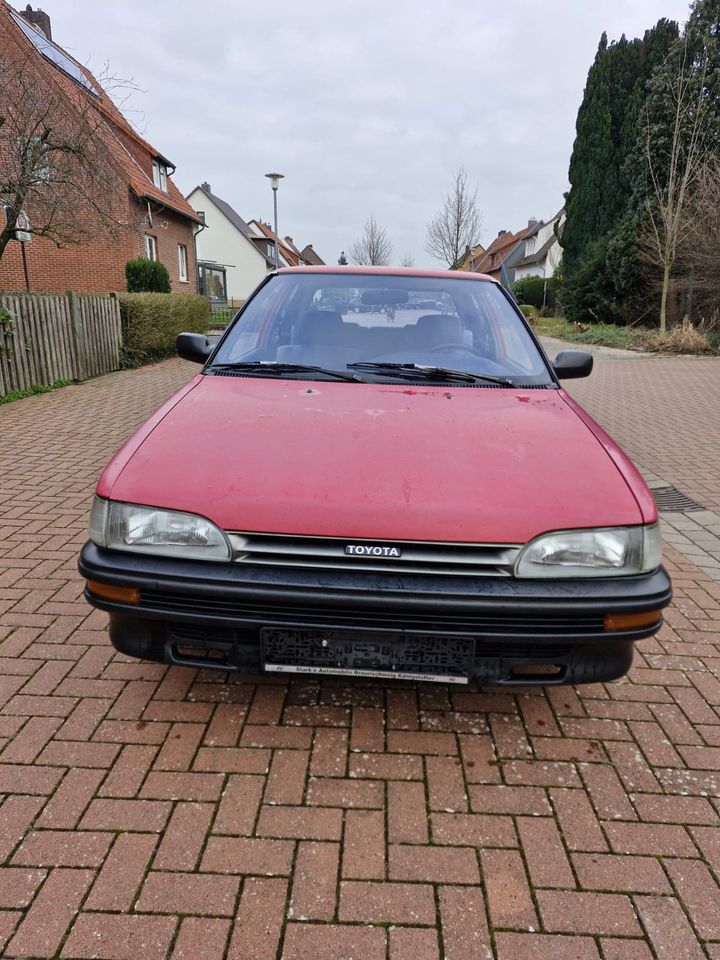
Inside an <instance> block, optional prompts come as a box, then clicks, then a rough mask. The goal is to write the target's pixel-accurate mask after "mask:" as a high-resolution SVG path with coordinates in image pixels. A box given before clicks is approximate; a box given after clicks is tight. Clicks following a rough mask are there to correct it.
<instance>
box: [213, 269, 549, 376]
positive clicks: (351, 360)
mask: <svg viewBox="0 0 720 960" xmlns="http://www.w3.org/2000/svg"><path fill="white" fill-rule="evenodd" d="M234 363H241V364H252V363H257V364H265V365H267V364H272V363H275V364H284V365H287V366H286V369H285V370H281V371H280V373H281V375H290V376H295V377H297V376H303V372H302V371H298V370H292V369H291V366H292V365H293V364H295V365H299V366H312V367H321V368H325V369H328V370H339V371H343V372H348V370H352V369H353V368H354V369H355V372H356V373H358V374H361V375H362V379H372V380H384V379H385V380H389V379H391V377H390V376H389V370H388V369H387V368H386V369H385V370H383V368H382V367H380V366H379V365H380V364H385V365H392V364H417V365H418V366H423V367H433V368H445V369H447V370H455V371H466V372H467V373H471V374H477V375H479V376H483V375H484V376H486V377H488V378H492V377H496V378H497V377H500V378H503V379H504V380H508V379H509V380H511V381H512V383H513V384H517V385H518V386H522V385H531V384H533V385H535V384H537V385H547V386H550V385H552V384H553V380H552V378H551V376H550V374H549V373H548V370H547V367H546V365H545V363H544V361H543V358H542V357H541V355H540V353H539V352H538V350H537V347H536V346H535V344H534V342H533V340H532V338H531V337H530V335H529V334H528V332H527V330H526V329H525V326H524V324H523V322H522V320H521V319H520V317H519V316H518V315H517V313H516V312H515V310H514V309H513V307H512V305H511V304H510V303H509V302H508V300H507V299H506V297H505V296H504V294H503V293H502V291H501V290H500V289H499V288H498V287H497V285H496V284H495V283H492V282H491V281H483V280H480V279H474V278H468V277H463V276H462V275H461V274H459V275H458V277H457V278H455V277H442V278H434V277H418V276H412V275H404V276H403V275H397V276H386V275H382V274H363V273H352V274H345V273H320V272H318V273H300V272H298V273H296V274H289V273H281V274H278V275H276V276H273V277H272V278H271V279H270V281H269V282H268V283H266V284H265V285H264V286H263V287H261V289H260V290H259V292H258V293H257V295H256V296H255V297H253V299H252V300H251V301H250V302H249V303H248V305H247V307H246V308H245V309H244V311H243V312H242V314H241V315H240V316H239V318H238V319H237V321H236V322H235V323H234V324H233V325H232V327H231V329H230V330H229V331H228V333H227V334H226V336H225V338H224V340H223V342H222V344H221V345H220V348H219V350H218V352H217V354H216V356H215V357H213V361H212V366H211V367H210V368H209V369H211V370H212V369H213V368H218V367H219V366H220V365H223V364H234ZM357 364H360V365H361V367H362V369H360V368H358V367H357V366H356V365H357ZM373 364H378V368H377V369H370V368H371V367H372V366H373ZM349 365H350V366H349ZM276 372H277V371H276ZM418 373H420V371H418ZM304 376H305V377H306V378H307V379H316V377H318V376H321V374H318V373H317V372H310V371H308V372H307V373H306V374H304ZM412 376H413V374H412V371H411V370H406V371H404V372H403V378H406V379H407V378H412ZM418 379H419V377H418ZM439 379H442V377H439ZM472 379H473V378H470V377H469V378H467V380H468V381H469V382H472ZM395 382H397V380H395Z"/></svg>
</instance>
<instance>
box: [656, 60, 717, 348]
mask: <svg viewBox="0 0 720 960" xmlns="http://www.w3.org/2000/svg"><path fill="white" fill-rule="evenodd" d="M706 74H707V58H705V59H704V60H703V61H702V63H700V64H699V65H698V63H697V62H693V61H692V58H691V57H690V56H689V55H688V49H687V43H686V44H685V47H684V50H683V52H682V55H681V56H680V59H679V62H678V66H677V69H667V70H666V71H664V72H663V73H662V74H661V75H660V76H659V77H658V79H657V83H658V84H659V87H658V90H657V94H658V96H659V97H661V98H662V99H663V101H664V103H665V104H667V106H668V108H669V111H670V121H671V126H670V130H669V132H670V134H671V138H670V140H669V142H667V143H665V142H664V141H663V142H662V145H661V146H662V149H658V138H657V135H656V130H657V128H656V126H655V125H654V124H653V121H652V117H651V112H650V102H648V105H647V107H646V117H645V130H644V141H645V143H644V146H645V158H646V164H647V173H648V177H649V182H650V191H649V197H648V202H647V213H648V224H649V229H648V236H647V237H646V238H644V239H645V240H646V243H645V247H646V249H645V253H646V256H647V258H648V259H649V260H650V261H651V262H653V264H654V265H656V266H658V267H659V268H660V269H661V270H662V293H661V295H660V332H661V333H665V331H666V329H667V303H668V291H669V289H670V279H671V276H672V271H673V266H674V264H675V260H676V257H677V253H678V247H679V246H680V245H681V244H682V243H683V242H684V241H685V240H686V239H687V237H688V236H689V235H690V234H691V233H692V231H693V229H694V225H695V216H694V215H693V211H692V209H691V206H690V204H689V201H690V200H691V198H692V195H693V193H694V191H695V189H696V187H697V184H698V178H699V176H700V174H701V172H702V170H703V169H704V168H705V165H706V161H707V159H708V146H707V143H706V137H705V130H704V124H705V121H706V118H707V112H708V98H707V91H706V86H705V77H706Z"/></svg>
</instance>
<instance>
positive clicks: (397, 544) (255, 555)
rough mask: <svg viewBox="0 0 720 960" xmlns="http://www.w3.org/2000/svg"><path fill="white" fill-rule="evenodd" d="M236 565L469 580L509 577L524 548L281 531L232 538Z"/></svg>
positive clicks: (247, 534)
mask: <svg viewBox="0 0 720 960" xmlns="http://www.w3.org/2000/svg"><path fill="white" fill-rule="evenodd" d="M228 537H229V539H230V544H231V546H232V550H233V559H234V560H235V562H236V563H252V564H262V565H265V566H273V567H306V568H310V569H315V570H317V569H319V568H322V569H324V570H371V571H373V572H374V573H395V574H400V573H425V574H427V573H430V574H443V575H445V576H447V575H452V576H464V577H509V576H511V575H512V570H513V565H514V563H515V559H516V557H517V555H518V553H519V552H520V549H521V548H520V547H518V546H515V545H511V544H508V545H504V544H495V543H494V544H482V543H436V542H433V541H420V540H382V541H381V540H356V539H352V538H350V537H346V538H341V537H297V536H286V535H284V534H277V533H230V534H228ZM348 545H353V546H359V547H367V548H370V549H373V548H382V547H392V548H395V549H397V550H398V552H399V553H400V554H401V556H399V557H386V556H377V557H376V556H369V557H368V556H359V555H352V556H348V555H347V554H346V553H345V547H346V546H348Z"/></svg>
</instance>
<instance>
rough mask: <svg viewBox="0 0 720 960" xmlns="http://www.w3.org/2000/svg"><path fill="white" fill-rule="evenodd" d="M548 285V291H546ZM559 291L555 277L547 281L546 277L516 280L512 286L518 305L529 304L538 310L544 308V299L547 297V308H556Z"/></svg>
mask: <svg viewBox="0 0 720 960" xmlns="http://www.w3.org/2000/svg"><path fill="white" fill-rule="evenodd" d="M546 283H547V291H545V284H546ZM557 290H558V282H557V280H556V278H555V277H549V278H548V279H547V281H546V280H545V278H544V277H536V276H533V277H523V279H522V280H516V281H515V282H514V283H513V284H512V292H513V294H514V295H515V297H516V299H517V301H518V303H529V304H530V305H531V306H533V307H537V308H538V309H540V307H542V306H543V297H545V306H548V307H554V306H555V303H556V300H557Z"/></svg>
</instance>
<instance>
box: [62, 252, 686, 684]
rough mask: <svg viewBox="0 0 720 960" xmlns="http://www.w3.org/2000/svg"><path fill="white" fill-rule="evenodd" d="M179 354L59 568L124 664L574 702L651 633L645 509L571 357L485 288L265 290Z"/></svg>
mask: <svg viewBox="0 0 720 960" xmlns="http://www.w3.org/2000/svg"><path fill="white" fill-rule="evenodd" d="M358 302H359V303H361V304H362V305H363V307H364V308H365V307H366V308H367V309H366V310H363V311H361V312H360V313H356V312H355V311H354V310H351V309H350V308H349V306H348V305H349V304H351V303H358ZM419 302H421V303H423V304H429V305H430V306H428V307H426V309H425V312H422V311H420V312H419V311H418V309H417V303H419ZM178 352H179V354H180V356H181V357H184V358H185V359H186V360H191V361H195V362H197V363H199V364H201V368H200V371H199V373H198V374H197V375H196V376H194V377H193V378H192V379H191V380H190V382H189V383H188V384H187V385H186V386H185V387H183V389H181V390H180V391H179V392H178V393H177V394H175V396H173V397H172V398H171V399H170V400H168V402H167V403H165V404H164V406H162V407H161V408H160V409H159V410H158V411H157V412H156V413H155V414H154V415H153V416H152V417H151V418H150V420H149V421H148V422H147V423H146V424H145V425H144V426H142V427H141V428H140V429H139V430H138V431H137V433H136V434H135V435H134V436H133V437H131V438H130V440H128V442H127V443H126V444H125V446H124V447H123V448H122V449H121V450H120V451H119V452H118V453H117V454H116V456H115V457H114V459H113V460H112V461H111V462H110V464H109V465H108V466H107V468H106V469H105V472H104V473H103V475H102V477H101V478H100V481H99V483H98V485H97V491H96V497H95V501H94V505H93V508H92V515H91V522H90V539H89V541H88V543H87V544H86V545H85V547H84V548H83V551H82V554H81V558H80V570H81V572H82V574H83V575H84V577H85V578H86V580H87V585H86V591H85V596H86V597H87V599H88V600H89V601H90V603H92V604H93V605H94V606H96V607H99V608H100V609H102V610H106V611H107V612H108V613H109V615H110V639H111V640H112V642H113V644H114V645H115V647H116V648H117V649H118V650H120V651H122V652H123V653H125V654H128V655H130V656H135V657H143V658H145V659H148V660H155V661H161V662H169V663H176V664H187V665H189V666H194V667H198V666H200V667H204V668H217V669H220V670H225V671H229V670H239V671H243V672H246V673H253V674H257V673H303V674H334V675H339V676H354V677H358V676H359V677H370V678H377V679H379V678H402V679H410V680H437V681H442V682H447V683H481V684H486V685H513V684H514V685H523V686H526V685H529V684H562V683H584V682H593V681H606V680H612V679H614V678H617V677H619V676H621V675H622V674H624V673H625V672H626V671H627V670H628V669H629V667H630V664H631V662H632V651H633V645H634V643H635V641H637V640H639V639H641V638H643V637H648V636H650V635H652V634H653V633H655V631H657V630H658V628H659V626H660V624H661V623H662V610H663V608H664V607H665V606H666V605H667V604H668V603H669V601H670V595H671V590H670V581H669V579H668V576H667V574H666V572H665V570H664V569H663V567H662V565H661V556H660V532H659V528H658V522H657V511H656V508H655V504H654V502H653V499H652V496H651V494H650V492H649V491H648V489H647V487H646V485H645V483H644V482H643V480H642V478H641V477H640V475H639V474H638V472H637V470H636V469H635V467H634V466H633V465H632V463H631V462H630V460H629V459H628V458H627V457H626V456H625V454H623V452H622V451H621V450H620V449H619V448H618V447H617V446H616V444H615V443H613V441H612V440H611V439H610V437H608V436H607V434H606V433H605V432H604V431H603V430H602V429H601V428H600V427H599V426H598V425H597V424H596V423H595V422H594V421H593V420H592V419H591V418H590V417H589V416H588V414H587V413H586V412H585V411H584V410H583V409H582V408H581V407H580V406H579V405H578V404H577V403H576V402H575V401H574V400H573V399H572V397H570V396H569V395H568V394H567V393H566V392H565V390H563V389H562V387H561V385H560V381H561V380H563V379H566V378H572V377H583V376H587V375H588V374H589V373H590V371H591V368H592V356H591V355H589V354H587V353H583V352H581V351H575V350H567V351H563V352H561V353H560V354H558V356H557V357H556V358H555V360H554V361H553V362H550V361H549V360H548V358H547V357H546V355H545V354H544V352H543V350H542V349H541V347H540V345H539V343H538V341H537V340H536V339H535V337H534V335H533V333H532V330H531V328H530V327H529V326H528V324H527V322H526V321H525V319H524V317H523V316H522V314H521V312H520V311H519V310H518V309H517V307H516V306H515V304H514V303H513V301H512V299H511V298H510V297H509V295H508V294H507V293H506V292H505V291H504V290H503V288H502V287H501V286H500V285H499V284H497V283H496V282H495V281H493V280H492V279H490V278H488V277H482V276H477V275H473V274H467V273H460V272H430V271H420V270H399V269H387V268H382V269H381V268H365V267H361V268H347V267H341V268H336V267H324V268H323V267H318V268H294V269H289V270H280V271H278V272H277V273H274V274H272V275H271V276H270V277H268V278H267V279H266V280H265V282H263V283H262V284H261V285H260V287H259V288H258V289H257V290H256V292H255V293H254V294H253V296H252V297H251V298H250V300H249V301H248V303H247V304H246V305H245V307H244V308H243V309H242V311H241V312H240V313H239V314H238V316H237V317H236V318H235V320H234V321H233V322H232V323H231V324H230V326H229V328H228V329H227V330H226V332H225V334H224V335H223V336H222V338H221V339H220V342H219V343H218V344H216V345H212V344H211V343H210V341H209V340H208V339H207V338H206V337H205V336H203V335H199V334H181V336H180V337H179V338H178Z"/></svg>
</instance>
